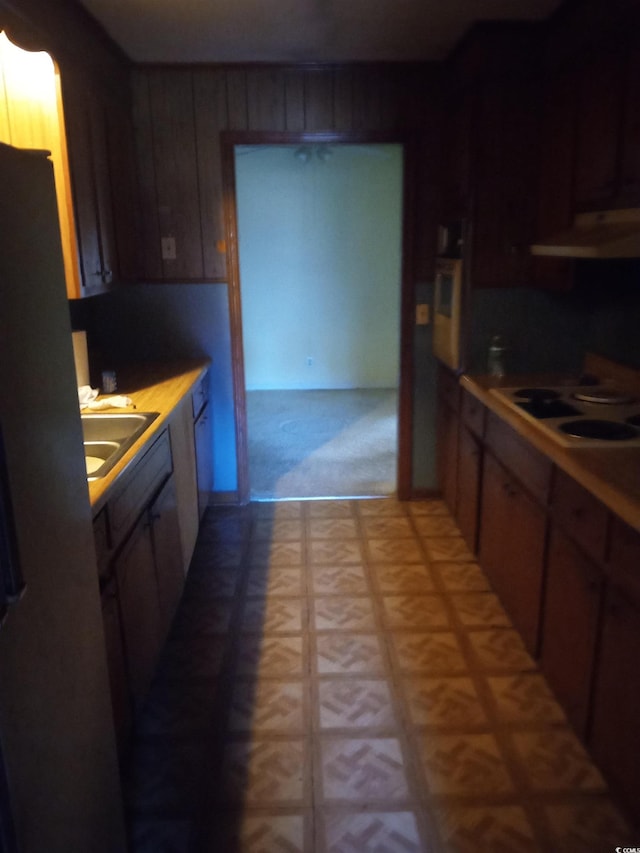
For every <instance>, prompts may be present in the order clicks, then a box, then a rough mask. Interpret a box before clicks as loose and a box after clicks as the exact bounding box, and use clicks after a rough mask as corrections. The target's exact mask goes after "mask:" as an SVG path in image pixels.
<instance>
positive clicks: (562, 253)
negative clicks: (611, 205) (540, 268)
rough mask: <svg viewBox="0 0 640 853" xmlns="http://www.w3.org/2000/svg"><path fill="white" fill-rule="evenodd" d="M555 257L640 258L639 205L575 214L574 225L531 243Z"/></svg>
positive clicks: (537, 251) (535, 251)
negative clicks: (624, 208)
mask: <svg viewBox="0 0 640 853" xmlns="http://www.w3.org/2000/svg"><path fill="white" fill-rule="evenodd" d="M531 254H532V255H543V256H548V257H555V258H640V208H629V209H626V210H601V211H596V212H594V213H582V214H580V215H579V216H576V219H575V222H574V225H573V228H570V229H569V230H567V231H564V232H562V233H560V234H556V235H555V236H554V237H552V238H551V239H549V240H545V241H543V242H540V243H536V244H535V245H533V246H531Z"/></svg>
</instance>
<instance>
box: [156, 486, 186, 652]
mask: <svg viewBox="0 0 640 853" xmlns="http://www.w3.org/2000/svg"><path fill="white" fill-rule="evenodd" d="M149 513H150V517H151V523H152V534H153V552H154V556H155V564H156V577H157V581H158V597H159V600H160V621H161V631H160V633H161V639H162V641H164V639H165V638H166V635H167V634H168V632H169V628H170V627H171V622H172V621H173V617H174V615H175V612H176V608H177V606H178V602H179V601H180V596H181V595H182V588H183V586H184V571H183V567H182V545H181V542H180V524H179V520H178V499H177V492H176V484H175V480H174V478H173V477H170V478H169V479H168V480H167V482H166V483H165V485H164V486H163V487H162V491H161V492H160V494H159V495H158V497H157V498H156V499H155V501H154V502H153V504H152V505H151V507H150V509H149Z"/></svg>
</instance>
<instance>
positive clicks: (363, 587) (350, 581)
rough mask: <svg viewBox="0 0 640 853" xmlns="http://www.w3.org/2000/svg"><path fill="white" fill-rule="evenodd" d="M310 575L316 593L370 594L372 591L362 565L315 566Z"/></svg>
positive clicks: (312, 587)
mask: <svg viewBox="0 0 640 853" xmlns="http://www.w3.org/2000/svg"><path fill="white" fill-rule="evenodd" d="M309 575H310V580H311V589H312V590H313V593H314V594H315V595H368V594H369V592H370V588H369V582H368V580H367V575H366V573H365V570H364V569H363V567H362V566H313V567H312V568H311V569H310V571H309Z"/></svg>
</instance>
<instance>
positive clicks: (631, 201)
mask: <svg viewBox="0 0 640 853" xmlns="http://www.w3.org/2000/svg"><path fill="white" fill-rule="evenodd" d="M618 196H619V202H620V206H621V207H635V206H637V205H638V204H640V40H639V41H637V42H636V43H635V44H634V45H632V47H631V49H630V51H629V54H628V56H627V57H626V62H625V101H624V108H623V115H622V131H621V142H620V172H619V188H618Z"/></svg>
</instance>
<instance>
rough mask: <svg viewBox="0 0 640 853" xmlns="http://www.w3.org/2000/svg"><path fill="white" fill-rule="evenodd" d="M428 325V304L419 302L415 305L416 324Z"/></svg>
mask: <svg viewBox="0 0 640 853" xmlns="http://www.w3.org/2000/svg"><path fill="white" fill-rule="evenodd" d="M428 325H429V304H428V303H427V302H420V303H419V304H418V305H416V326H428Z"/></svg>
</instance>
